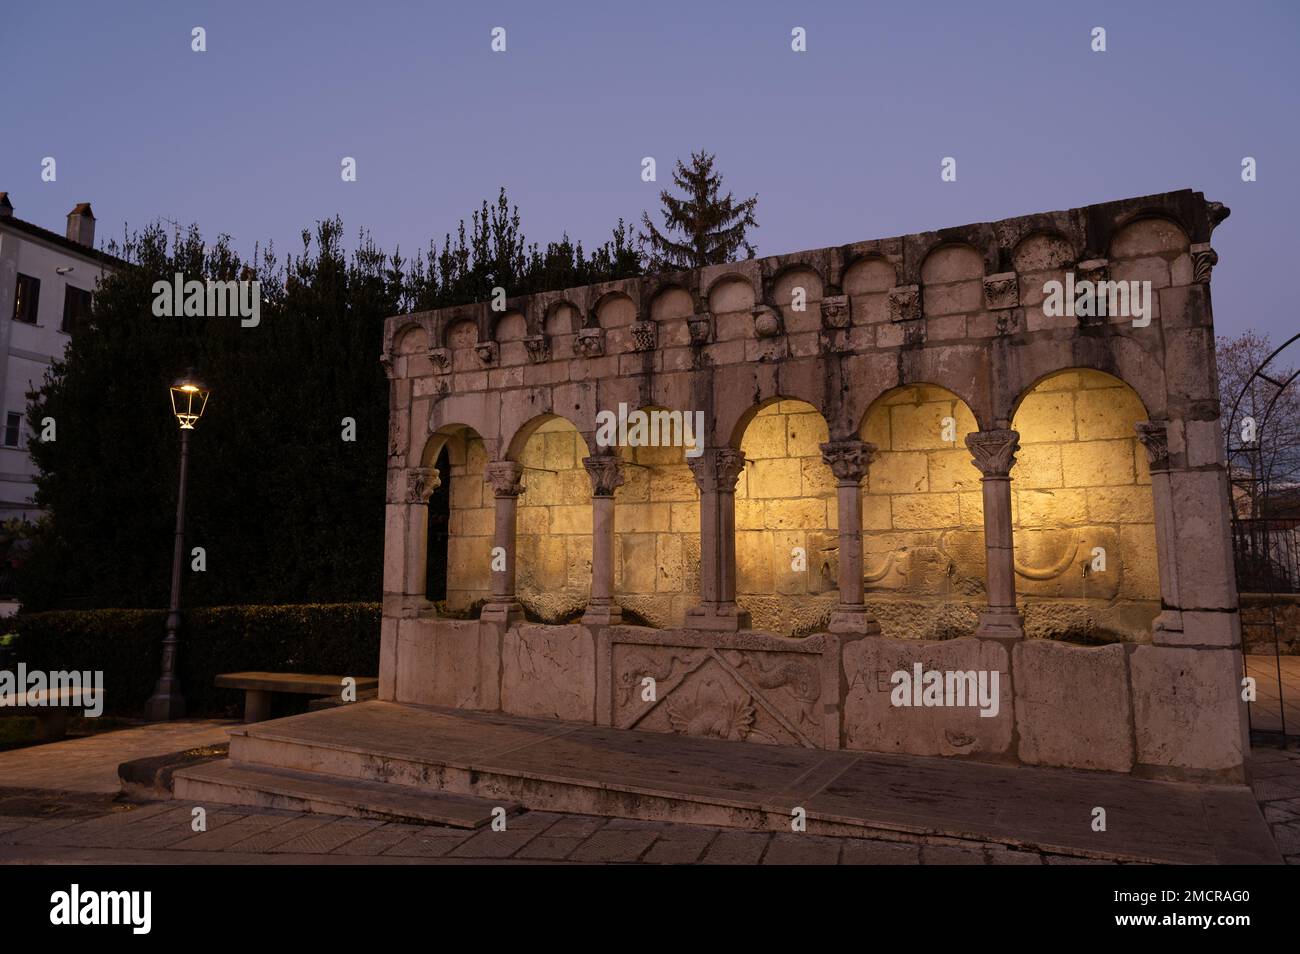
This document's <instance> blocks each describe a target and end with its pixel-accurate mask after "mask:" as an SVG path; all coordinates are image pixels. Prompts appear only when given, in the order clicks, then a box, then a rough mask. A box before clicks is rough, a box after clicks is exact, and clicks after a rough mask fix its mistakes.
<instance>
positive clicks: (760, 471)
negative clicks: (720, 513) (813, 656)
mask: <svg viewBox="0 0 1300 954" xmlns="http://www.w3.org/2000/svg"><path fill="white" fill-rule="evenodd" d="M827 440H829V428H828V426H827V424H826V421H825V419H824V418H823V417H822V415H821V413H820V412H819V411H818V410H817V408H816V407H814V406H813V405H811V404H809V403H807V402H804V401H800V400H794V399H789V398H774V399H771V400H767V401H763V402H761V403H760V404H758V405H756V406H755V407H754V408H753V409H752V413H750V414H747V415H746V423H745V426H744V427H743V428H742V429H741V432H740V434H739V449H740V451H741V453H743V454H744V455H745V468H744V470H743V471H742V472H741V475H740V478H739V480H738V481H737V483H736V600H737V602H738V603H739V604H740V605H741V606H742V607H743V608H744V609H746V610H748V611H749V612H750V613H751V615H752V616H753V622H754V628H755V629H760V630H764V631H767V632H773V633H779V634H786V635H796V634H803V633H809V632H813V631H816V630H817V629H820V628H822V626H823V624H824V623H825V620H826V618H827V616H828V614H829V613H830V610H831V609H832V607H833V606H834V605H835V603H836V601H837V600H838V597H839V582H838V575H837V574H838V567H839V562H838V556H837V554H838V549H839V534H838V532H837V531H836V529H835V527H836V490H835V478H834V475H833V474H832V473H831V469H830V467H828V466H827V464H826V462H825V461H824V460H823V459H822V451H821V445H822V444H823V443H825V442H826V441H827Z"/></svg>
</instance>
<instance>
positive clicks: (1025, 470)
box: [1011, 369, 1160, 641]
mask: <svg viewBox="0 0 1300 954" xmlns="http://www.w3.org/2000/svg"><path fill="white" fill-rule="evenodd" d="M1146 417H1147V415H1146V411H1145V410H1144V409H1143V407H1142V402H1141V401H1140V400H1138V397H1137V395H1136V394H1134V393H1133V390H1132V389H1131V388H1129V387H1128V386H1127V385H1125V384H1124V383H1123V382H1122V381H1118V380H1116V379H1115V378H1113V377H1110V376H1109V375H1106V374H1102V373H1101V372H1098V371H1092V370H1087V369H1083V370H1078V371H1066V372H1061V373H1058V374H1054V375H1051V376H1050V377H1048V378H1046V379H1044V380H1043V381H1041V382H1039V383H1038V384H1037V385H1036V386H1035V387H1034V388H1033V390H1032V391H1030V392H1029V393H1028V394H1027V395H1025V397H1024V399H1023V400H1022V401H1021V403H1020V406H1019V408H1017V410H1016V414H1015V417H1014V418H1013V420H1012V426H1013V427H1014V428H1015V429H1016V431H1018V432H1019V434H1020V452H1019V454H1018V455H1017V459H1016V466H1015V467H1014V468H1013V469H1012V471H1011V492H1012V505H1013V508H1014V509H1013V513H1014V516H1015V526H1016V533H1015V543H1016V588H1017V590H1018V591H1019V592H1020V594H1021V596H1022V603H1023V607H1024V612H1025V625H1026V631H1027V632H1028V633H1029V634H1031V635H1035V636H1044V637H1049V638H1056V639H1061V638H1068V639H1075V640H1083V641H1086V640H1094V639H1095V640H1112V639H1116V638H1122V639H1146V638H1149V634H1150V630H1151V621H1152V620H1153V619H1154V618H1155V616H1156V614H1157V613H1158V612H1159V611H1160V578H1159V566H1158V562H1157V558H1156V538H1155V516H1154V514H1153V512H1152V497H1151V474H1150V472H1149V468H1148V465H1147V455H1146V453H1145V451H1144V450H1143V448H1142V445H1141V444H1140V443H1139V442H1138V440H1137V435H1136V431H1135V430H1134V425H1135V424H1137V422H1138V421H1143V420H1146Z"/></svg>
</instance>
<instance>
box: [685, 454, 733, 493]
mask: <svg viewBox="0 0 1300 954" xmlns="http://www.w3.org/2000/svg"><path fill="white" fill-rule="evenodd" d="M686 463H687V464H688V465H689V466H690V468H691V472H692V473H693V474H695V484H696V486H698V487H699V488H700V491H701V492H706V491H712V492H714V493H724V494H729V493H731V492H733V491H734V490H735V489H736V481H737V480H738V479H739V478H740V472H741V471H742V470H744V469H745V455H744V454H742V453H741V452H740V451H738V450H733V449H731V448H730V447H724V448H720V449H718V448H715V449H712V450H706V451H705V452H704V453H703V454H701V455H700V456H699V457H688V458H687V461H686Z"/></svg>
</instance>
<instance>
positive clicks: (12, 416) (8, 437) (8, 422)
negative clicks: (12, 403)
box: [5, 411, 23, 447]
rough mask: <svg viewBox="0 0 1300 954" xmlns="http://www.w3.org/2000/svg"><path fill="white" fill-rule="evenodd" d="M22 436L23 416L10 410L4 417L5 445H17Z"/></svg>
mask: <svg viewBox="0 0 1300 954" xmlns="http://www.w3.org/2000/svg"><path fill="white" fill-rule="evenodd" d="M22 436H23V416H22V415H21V414H16V413H14V412H13V411H10V412H9V414H8V415H7V416H6V417H5V447H17V446H19V443H20V441H21V440H22Z"/></svg>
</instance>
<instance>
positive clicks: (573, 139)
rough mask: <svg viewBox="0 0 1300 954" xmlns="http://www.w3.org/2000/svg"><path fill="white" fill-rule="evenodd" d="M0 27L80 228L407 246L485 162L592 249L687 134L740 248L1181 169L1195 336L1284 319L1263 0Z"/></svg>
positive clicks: (540, 229)
mask: <svg viewBox="0 0 1300 954" xmlns="http://www.w3.org/2000/svg"><path fill="white" fill-rule="evenodd" d="M146 11H148V12H146ZM194 26H202V27H204V28H206V30H207V44H208V51H207V52H206V53H201V54H200V53H194V52H191V50H190V30H191V28H192V27H194ZM495 26H503V27H505V28H506V30H507V39H508V52H506V53H505V54H494V53H492V52H491V51H490V49H489V42H490V36H489V32H490V30H491V29H492V28H493V27H495ZM794 26H802V27H805V28H806V29H807V32H808V47H809V49H808V52H807V53H802V54H796V53H793V52H791V50H790V30H791V28H792V27H794ZM1094 26H1102V27H1105V28H1106V30H1107V46H1108V51H1107V52H1106V53H1093V52H1092V51H1091V50H1090V49H1089V42H1090V38H1089V34H1090V31H1091V29H1092V28H1093V27H1094ZM3 35H4V55H3V57H2V58H0V88H3V89H4V90H5V91H6V93H7V94H8V95H6V97H5V99H6V102H5V111H4V116H3V119H0V131H2V132H0V136H2V141H3V148H0V190H8V191H9V193H10V197H11V199H12V201H13V203H14V205H15V208H16V213H17V215H18V216H19V217H21V218H24V219H27V220H29V221H32V222H36V223H37V224H40V225H43V226H45V227H47V228H54V229H57V230H60V231H61V230H62V227H63V225H62V223H63V220H64V216H65V215H66V213H67V212H68V210H69V209H71V207H72V206H73V204H75V203H76V202H79V201H86V200H88V201H91V202H92V203H93V205H94V209H95V213H96V215H97V216H98V219H99V235H100V237H101V239H102V238H106V237H108V236H110V235H120V234H121V232H122V228H123V225H124V224H129V225H130V226H131V227H133V228H134V227H140V226H143V225H145V224H146V223H148V222H150V221H152V220H154V219H156V218H158V217H161V216H165V217H168V218H171V219H175V220H178V221H180V222H181V223H185V224H187V223H190V222H197V223H199V225H200V226H201V227H202V228H203V230H204V233H205V234H207V235H216V234H217V233H218V232H227V233H229V234H230V235H231V236H232V237H233V239H234V242H235V245H236V247H237V248H238V249H239V250H240V251H241V252H243V253H245V254H246V253H248V252H251V250H252V246H253V242H254V241H255V240H259V239H260V240H262V241H263V242H265V241H266V240H267V239H274V240H275V243H276V246H277V248H278V249H280V250H282V251H283V250H285V249H286V248H291V247H296V245H297V235H298V233H299V232H300V231H301V230H302V228H304V227H310V226H311V225H312V224H313V223H314V222H315V221H316V220H317V219H320V218H323V217H325V216H329V215H333V214H334V213H338V214H340V215H341V216H342V217H343V220H344V224H345V226H346V227H347V229H348V232H349V235H350V236H351V235H355V233H356V231H357V230H358V229H359V228H360V227H362V226H364V227H366V228H368V229H370V230H371V231H372V232H373V234H374V236H375V238H376V239H377V240H378V242H379V243H380V244H381V245H383V246H384V247H386V248H388V249H390V250H391V249H392V248H394V247H395V246H398V245H400V246H401V248H402V249H403V251H405V252H407V253H410V252H413V251H415V250H416V249H417V248H419V247H423V246H424V245H426V244H427V241H428V239H429V238H431V237H432V238H437V239H438V241H439V242H441V239H442V235H443V233H444V232H446V231H448V230H449V229H452V228H453V227H454V225H455V223H456V221H457V220H458V219H459V218H461V217H462V216H467V215H468V213H469V212H470V210H471V209H472V208H474V207H475V206H476V205H477V203H478V201H479V199H480V198H483V197H491V196H494V195H495V193H496V190H497V187H498V186H500V185H505V186H506V187H507V189H508V190H509V193H510V196H511V198H512V200H514V201H515V202H517V203H518V204H519V206H520V210H521V214H522V216H523V225H524V230H525V231H526V233H527V234H528V236H529V237H530V239H532V240H535V241H543V242H544V241H546V240H548V239H551V238H557V237H558V236H559V233H560V232H561V231H562V230H565V229H567V230H568V231H569V233H570V235H572V236H573V237H574V238H580V239H583V240H584V241H585V242H587V243H588V244H594V243H596V242H599V241H602V240H604V238H605V237H606V236H607V234H608V230H609V228H610V227H611V226H612V225H613V223H614V221H615V220H616V219H617V218H618V217H619V216H620V215H622V216H625V217H627V218H629V219H631V218H635V217H637V216H639V214H640V211H641V210H642V209H643V208H646V207H654V206H655V205H656V195H657V191H658V189H660V188H662V187H663V185H664V183H665V181H666V180H667V178H668V169H669V167H670V165H671V162H672V160H673V159H674V158H675V157H677V156H679V155H685V154H687V153H688V152H689V151H690V150H691V149H700V148H705V149H708V150H710V151H713V152H716V153H717V154H718V163H719V167H720V169H721V170H722V172H723V174H724V175H725V177H726V184H727V186H728V187H730V188H732V189H733V190H734V191H735V192H736V193H737V195H748V194H751V193H755V192H756V193H758V195H759V205H758V220H759V224H760V225H761V229H760V230H759V231H758V232H757V234H756V244H757V246H758V251H759V254H760V255H763V254H774V253H778V252H788V251H794V250H797V249H803V248H815V247H820V246H824V245H833V244H839V243H844V242H850V241H856V240H861V239H868V238H877V237H884V236H890V235H898V234H905V233H909V232H917V231H924V230H927V229H932V228H940V227H943V226H949V225H960V224H964V223H967V222H976V221H984V220H989V219H998V218H1004V217H1008V216H1014V215H1020V214H1024V213H1029V212H1038V211H1046V210H1051V209H1063V208H1070V207H1073V206H1079V205H1085V204H1088V203H1090V202H1099V201H1104V200H1108V199H1117V198H1124V197H1127V196H1132V195H1143V194H1146V193H1152V192H1163V191H1167V190H1173V189H1180V188H1186V187H1191V188H1194V189H1198V190H1201V191H1203V192H1204V193H1205V194H1206V196H1207V198H1210V199H1214V200H1218V201H1220V202H1224V203H1226V204H1227V205H1228V206H1230V207H1231V208H1232V217H1231V218H1230V219H1228V221H1227V222H1225V223H1224V224H1223V225H1222V226H1221V227H1220V228H1219V230H1218V232H1217V233H1216V235H1215V239H1214V245H1215V248H1216V249H1217V250H1218V252H1219V255H1220V263H1219V265H1218V267H1217V268H1216V269H1215V272H1214V288H1215V311H1216V319H1217V325H1218V328H1219V330H1220V332H1221V333H1233V332H1237V331H1240V330H1243V329H1245V328H1251V327H1253V328H1255V329H1257V330H1260V331H1266V332H1268V333H1269V334H1271V335H1272V337H1273V338H1274V339H1275V340H1280V339H1281V338H1282V337H1285V336H1286V335H1289V334H1290V333H1293V332H1294V331H1296V330H1300V317H1298V315H1297V311H1296V309H1295V307H1294V305H1293V303H1292V302H1291V301H1290V300H1289V297H1287V296H1288V290H1289V287H1290V286H1289V285H1287V281H1289V280H1290V277H1291V276H1293V275H1294V273H1295V271H1296V265H1295V262H1294V261H1293V259H1294V258H1295V256H1296V249H1297V241H1296V236H1297V233H1298V232H1300V184H1298V182H1297V165H1296V163H1297V157H1300V124H1298V123H1297V116H1300V82H1297V81H1298V80H1300V56H1298V55H1297V54H1298V53H1300V5H1297V4H1295V3H1289V2H1288V3H1241V2H1234V3H1230V4H1229V3H1173V2H1169V3H1141V4H1137V3H1132V2H1121V3H1096V2H1090V3H1088V4H1086V5H1085V4H1057V3H1052V4H1049V3H1044V2H1041V0H1033V2H1024V3H980V4H977V3H970V2H960V3H957V2H954V3H940V2H927V3H870V4H868V3H853V4H849V3H844V4H832V3H815V4H813V3H808V4H796V3H791V2H783V3H774V2H765V0H764V2H760V0H751V2H744V3H742V2H734V3H723V2H702V0H693V2H690V3H678V2H658V0H656V2H653V3H644V4H642V3H635V4H634V3H625V2H619V3H615V2H610V0H605V2H601V3H582V4H579V3H561V2H553V3H538V2H536V0H533V2H530V3H477V2H476V3H472V4H471V3H458V4H454V5H453V4H440V3H431V2H423V3H386V2H382V0H374V2H368V3H356V2H338V0H320V2H315V3H310V4H309V3H285V2H274V3H271V2H259V3H249V2H243V0H221V2H219V3H218V2H186V3H183V4H182V3H153V4H145V3H104V2H102V0H94V2H66V3H64V2H45V3H30V4H29V3H17V2H14V3H8V4H6V5H5V10H4V13H3ZM647 155H649V156H654V157H656V158H657V160H658V162H659V172H660V176H659V178H660V181H659V183H657V184H647V183H643V182H642V181H641V179H640V160H641V157H642V156H647ZM44 156H54V157H55V158H56V159H57V160H58V181H57V182H55V183H43V182H41V181H40V162H41V159H42V157H44ZM343 156H354V157H355V158H356V159H357V162H358V180H359V181H357V182H355V183H344V182H342V181H341V179H340V176H339V168H340V166H339V163H340V160H341V159H342V157H343ZM944 156H954V157H956V159H957V162H958V180H957V182H955V183H943V182H941V181H940V179H939V162H940V159H941V158H942V157H944ZM1243 156H1254V157H1255V158H1256V159H1257V160H1258V164H1259V166H1258V168H1259V181H1257V182H1254V183H1243V182H1242V181H1241V159H1242V157H1243Z"/></svg>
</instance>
